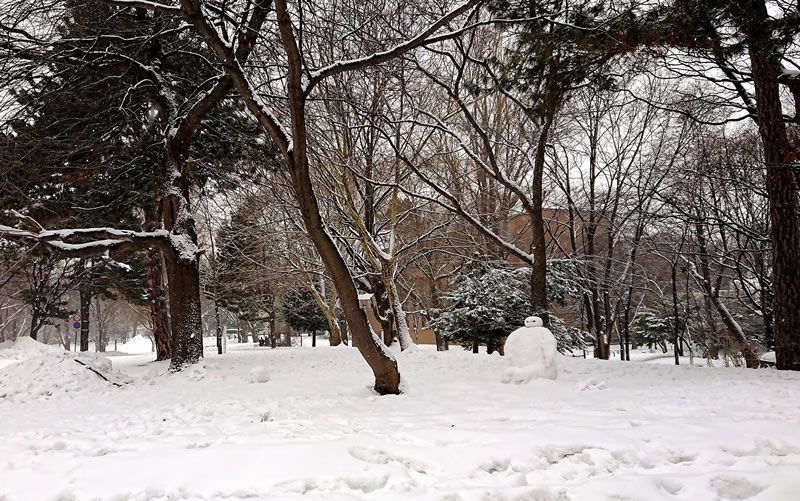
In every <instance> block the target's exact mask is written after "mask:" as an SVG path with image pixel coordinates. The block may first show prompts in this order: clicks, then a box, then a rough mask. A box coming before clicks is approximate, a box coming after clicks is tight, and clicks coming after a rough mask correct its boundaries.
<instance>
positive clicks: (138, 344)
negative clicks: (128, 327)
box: [117, 334, 153, 355]
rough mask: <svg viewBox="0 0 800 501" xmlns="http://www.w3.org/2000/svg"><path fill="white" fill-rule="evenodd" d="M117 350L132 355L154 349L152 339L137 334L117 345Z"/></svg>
mask: <svg viewBox="0 0 800 501" xmlns="http://www.w3.org/2000/svg"><path fill="white" fill-rule="evenodd" d="M117 351H118V352H120V353H128V354H130V355H138V354H142V353H150V352H152V351H153V343H152V341H150V339H148V338H146V337H144V336H142V335H141V334H137V335H135V336H134V337H132V338H130V339H129V340H127V341H126V342H125V343H123V344H121V345H119V346H117Z"/></svg>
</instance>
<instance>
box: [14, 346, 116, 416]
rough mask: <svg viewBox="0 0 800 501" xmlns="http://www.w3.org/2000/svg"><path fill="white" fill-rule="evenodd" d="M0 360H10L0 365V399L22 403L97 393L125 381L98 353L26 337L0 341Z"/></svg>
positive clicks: (114, 387) (113, 387)
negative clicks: (58, 345) (58, 396)
mask: <svg viewBox="0 0 800 501" xmlns="http://www.w3.org/2000/svg"><path fill="white" fill-rule="evenodd" d="M0 360H6V361H13V363H11V364H8V365H6V366H4V367H0V400H7V401H13V402H26V401H30V400H38V399H42V398H45V399H46V398H49V397H52V396H54V395H59V394H61V395H63V394H69V395H73V394H75V393H82V392H88V393H97V392H103V391H107V390H110V389H116V386H115V385H114V383H117V384H124V383H127V382H129V379H128V378H126V377H125V376H122V375H121V374H119V373H117V372H115V371H114V370H113V369H112V367H111V362H110V361H109V360H108V359H107V358H105V357H103V356H101V355H98V354H95V353H89V352H82V353H74V352H69V351H65V350H63V349H61V348H59V347H57V346H52V345H45V344H42V343H40V342H38V341H35V340H33V339H31V338H30V337H22V338H18V339H17V340H16V341H15V342H5V343H2V344H0ZM98 373H100V374H102V375H103V376H105V377H106V378H108V379H109V380H110V381H111V382H110V381H105V380H103V378H102V377H100V375H98Z"/></svg>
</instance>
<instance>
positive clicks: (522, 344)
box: [502, 317, 559, 384]
mask: <svg viewBox="0 0 800 501" xmlns="http://www.w3.org/2000/svg"><path fill="white" fill-rule="evenodd" d="M525 325H526V327H520V328H519V329H517V330H515V331H514V332H512V333H511V334H510V335H509V336H508V339H506V344H505V356H506V357H507V358H508V362H509V365H511V367H509V368H508V369H506V371H505V372H504V373H503V378H502V381H503V382H504V383H517V384H519V383H527V382H528V381H530V380H531V379H533V378H547V379H556V378H557V377H558V364H557V362H556V360H557V358H558V356H559V353H558V343H557V342H556V338H555V336H553V333H552V332H550V330H549V329H547V328H545V327H539V326H540V325H541V319H540V318H538V317H528V318H527V319H525Z"/></svg>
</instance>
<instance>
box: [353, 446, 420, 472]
mask: <svg viewBox="0 0 800 501" xmlns="http://www.w3.org/2000/svg"><path fill="white" fill-rule="evenodd" d="M347 452H348V453H349V454H350V455H351V456H352V457H354V458H355V459H358V460H359V461H364V462H365V463H372V464H389V463H391V462H396V463H400V464H402V465H403V466H405V467H406V468H408V469H410V470H414V471H416V472H417V473H428V471H429V469H430V468H429V467H428V465H426V464H425V463H424V462H422V461H419V460H417V459H413V458H407V457H403V456H398V455H395V454H390V453H387V452H384V451H382V450H380V449H371V448H368V447H361V446H355V445H354V446H352V447H350V449H348V451H347Z"/></svg>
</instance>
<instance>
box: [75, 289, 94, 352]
mask: <svg viewBox="0 0 800 501" xmlns="http://www.w3.org/2000/svg"><path fill="white" fill-rule="evenodd" d="M78 292H79V294H80V299H81V351H89V315H90V313H91V306H92V284H91V282H81V285H80V286H79V287H78Z"/></svg>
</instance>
